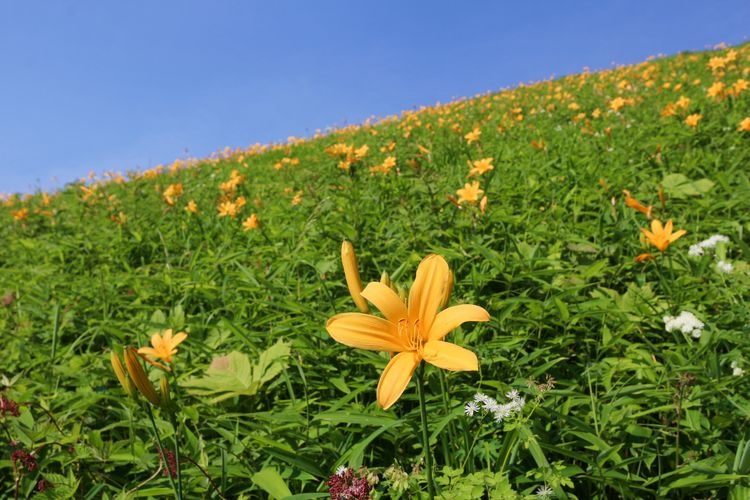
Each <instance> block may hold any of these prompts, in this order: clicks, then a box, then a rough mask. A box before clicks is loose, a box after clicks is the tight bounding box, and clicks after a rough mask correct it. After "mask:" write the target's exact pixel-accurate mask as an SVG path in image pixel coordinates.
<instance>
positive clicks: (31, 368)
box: [0, 45, 750, 499]
mask: <svg viewBox="0 0 750 500" xmlns="http://www.w3.org/2000/svg"><path fill="white" fill-rule="evenodd" d="M747 80H750V45H744V46H741V47H735V48H733V49H729V50H721V51H715V52H705V53H695V54H680V55H678V56H675V57H670V58H664V59H657V60H653V61H649V62H646V63H643V64H639V65H635V66H629V67H622V68H616V69H613V70H609V71H603V72H597V73H584V74H581V75H575V76H569V77H565V78H563V79H559V80H554V81H547V82H541V83H538V84H534V85H530V86H523V87H519V88H516V89H512V90H508V91H503V92H500V93H496V94H488V95H483V96H479V97H476V98H473V99H468V100H462V101H458V102H454V103H450V104H447V105H442V106H436V107H432V108H425V109H421V110H419V111H415V112H407V113H404V114H403V115H402V116H401V117H399V118H395V117H394V118H388V119H385V120H382V121H381V122H379V123H374V124H364V125H362V126H357V127H348V128H346V129H342V130H335V131H331V132H330V133H328V134H326V135H322V136H320V137H317V138H314V139H309V140H296V139H294V140H290V141H289V142H288V143H287V144H283V145H274V146H268V147H261V146H254V147H251V148H249V149H247V150H243V151H227V152H224V153H222V154H220V155H217V156H216V157H215V158H211V159H206V160H200V161H198V160H190V161H180V162H175V164H173V165H171V166H168V167H163V168H162V167H158V168H156V169H153V170H151V171H148V172H142V173H131V174H129V177H130V178H129V179H128V180H125V179H123V178H121V177H120V176H118V175H116V174H111V175H106V176H104V178H103V179H90V180H88V181H81V182H79V183H77V184H71V185H69V186H67V187H66V188H65V189H64V190H62V191H60V192H57V193H51V194H46V193H37V194H35V195H33V196H28V197H23V198H22V197H19V196H11V197H8V198H6V200H5V203H4V207H0V220H1V221H2V226H1V227H0V234H1V236H2V242H3V244H2V246H0V294H1V293H6V292H7V293H6V295H5V296H4V298H3V301H2V307H0V339H2V340H0V346H1V347H2V350H1V351H0V352H2V363H0V374H2V375H3V377H2V379H0V394H1V395H2V400H0V403H1V404H0V451H1V453H0V496H1V497H3V498H13V497H14V496H16V497H18V498H26V497H30V496H34V497H38V498H82V499H92V498H136V497H138V498H142V497H149V496H152V497H159V496H169V495H173V494H174V492H175V491H179V492H180V494H181V495H182V496H183V497H184V498H222V497H223V498H255V497H261V498H262V497H265V496H268V495H270V496H271V497H274V498H283V497H285V496H289V495H291V494H295V495H296V496H294V498H318V497H325V496H327V492H328V487H327V485H326V482H327V481H328V479H329V477H330V476H332V475H334V473H335V472H336V470H337V468H338V467H339V466H346V467H350V468H351V469H348V470H347V472H341V473H340V475H338V476H335V477H337V478H349V476H354V477H355V478H356V477H363V476H364V477H367V476H368V475H369V477H370V479H372V478H374V477H375V475H377V477H378V478H379V482H378V483H377V484H375V485H374V486H373V492H372V495H374V496H379V497H385V498H389V497H391V498H392V497H397V496H399V495H402V497H403V498H414V497H417V496H419V495H422V496H423V497H425V498H426V497H427V496H428V491H429V489H428V484H427V477H428V476H427V474H426V473H425V463H429V461H425V453H424V450H423V446H422V427H421V423H420V405H419V398H418V395H417V390H416V385H415V381H416V380H417V377H416V376H415V378H414V380H413V381H412V382H411V383H410V385H409V386H408V387H407V388H406V390H405V392H404V394H403V396H402V397H401V398H400V399H399V400H398V401H397V402H396V403H395V404H394V405H393V406H392V407H391V408H389V409H388V410H382V409H381V408H380V407H379V406H378V404H377V402H376V387H377V383H378V378H379V377H380V374H381V373H382V371H383V369H384V367H385V366H386V364H387V363H388V361H389V355H388V354H387V353H381V352H375V351H365V350H360V349H352V348H350V347H347V346H344V345H341V344H339V343H337V342H335V341H334V340H333V339H332V338H331V337H330V336H329V334H328V333H327V331H326V322H327V320H328V319H329V318H330V317H332V316H334V315H335V314H338V313H342V312H355V311H356V310H357V307H356V306H355V304H354V302H353V301H352V298H351V296H350V295H349V292H348V290H347V285H346V281H345V279H344V272H343V269H342V265H341V259H340V257H341V254H340V248H341V244H342V241H343V240H344V239H347V240H349V241H351V242H352V243H353V245H354V248H355V249H356V252H357V257H358V260H359V272H360V274H361V276H362V281H363V282H364V283H365V284H366V283H367V282H369V281H379V280H380V278H381V274H382V273H383V272H387V273H388V275H389V277H390V279H391V280H392V282H393V283H394V284H396V285H398V286H399V287H401V289H402V290H408V289H409V287H410V286H411V284H412V280H413V279H414V273H415V271H416V269H417V266H418V265H419V263H420V261H421V260H422V259H423V258H424V257H425V256H426V255H428V254H431V253H436V254H439V255H442V256H443V257H444V258H445V259H446V260H447V262H448V264H449V266H450V268H451V270H452V271H453V274H454V276H455V284H454V286H453V291H452V294H451V302H450V304H449V305H454V304H476V305H479V306H481V307H483V308H484V309H486V310H487V311H488V312H489V314H490V315H491V319H490V321H488V322H478V323H474V322H468V323H465V324H464V325H463V326H462V327H460V328H458V329H456V330H454V331H453V332H452V333H450V334H449V335H448V337H447V338H446V340H448V341H450V342H452V343H455V344H457V345H459V346H462V347H465V348H466V349H469V350H471V351H472V352H474V353H476V354H477V357H478V359H479V372H473V371H467V372H450V371H446V370H441V369H439V368H436V367H435V366H432V365H429V364H425V363H423V364H422V366H423V367H424V384H425V394H424V396H425V398H426V410H427V411H426V415H427V420H428V422H429V428H428V431H429V432H428V434H429V442H430V449H431V456H432V457H433V462H434V483H435V485H436V488H437V490H438V493H437V494H438V496H442V497H444V498H472V497H473V498H476V497H481V496H482V495H483V494H486V495H488V496H489V497H491V498H523V497H527V498H532V497H535V496H540V495H541V494H542V493H545V491H548V493H549V496H550V497H557V498H580V499H593V498H598V499H609V498H664V497H669V498H694V497H696V496H698V497H705V498H709V497H710V498H729V497H731V498H735V499H743V498H748V495H750V475H749V474H750V446H748V440H750V434H749V433H748V432H747V429H748V423H749V421H750V399H749V396H750V394H748V389H749V388H750V385H749V384H748V376H747V375H746V374H744V372H743V371H744V370H748V371H750V321H749V320H750V308H749V307H748V298H749V296H750V292H748V290H750V266H748V264H747V262H750V246H748V243H749V241H748V236H747V233H748V231H750V221H748V219H747V214H748V213H750V177H749V172H750V170H749V169H748V165H750V118H749V117H750V99H748V96H750V89H747V86H748V82H747ZM477 132H478V133H477ZM363 146H368V147H367V148H363ZM389 158H391V159H389ZM487 158H489V159H491V161H490V162H489V163H488V162H485V163H483V164H474V163H473V162H476V161H478V160H482V159H487ZM488 165H491V166H492V169H489V168H488ZM472 169H474V170H473V175H472V176H471V177H467V176H468V175H469V173H470V172H472ZM472 182H478V185H475V186H473V187H472V186H471V183H472ZM466 183H469V186H465V184H466ZM464 186H465V187H464ZM462 187H463V189H464V190H463V191H460V192H457V190H460V189H462ZM477 188H478V189H480V190H481V192H477V191H476V189H477ZM623 190H629V191H630V192H631V193H632V197H626V196H625V195H624V194H623ZM474 194H476V197H474ZM485 196H486V199H483V198H484V197H485ZM626 199H628V204H627V205H626V203H625V200H626ZM636 199H637V200H640V203H641V205H638V204H637V203H636V202H635V200H636ZM191 202H192V203H191ZM649 206H650V207H651V209H650V210H649V209H648V207H649ZM633 207H641V210H638V209H636V208H633ZM190 208H192V209H193V210H192V211H191V210H190ZM646 212H650V214H651V215H652V217H653V219H658V220H661V221H662V222H665V223H666V221H667V220H670V219H671V220H673V222H674V229H675V231H676V230H680V229H684V230H686V231H687V234H686V235H684V236H682V237H681V238H679V239H677V240H676V241H674V242H672V243H671V245H669V247H668V248H666V249H665V250H664V251H663V252H660V251H659V250H657V249H656V248H655V247H653V246H651V247H649V246H648V242H647V241H646V240H645V239H644V236H642V232H641V230H640V229H641V228H649V227H650V224H651V222H650V221H649V219H648V217H647V214H646ZM253 215H255V218H252V216H253ZM714 234H721V235H725V236H726V237H727V238H728V241H719V242H718V244H717V245H716V246H715V247H713V248H708V247H706V248H704V249H703V255H698V256H691V255H689V254H688V249H689V247H690V246H691V245H696V244H698V243H699V242H701V241H703V240H706V239H707V238H709V237H710V236H712V235H714ZM713 242H714V243H715V242H716V240H713ZM646 252H650V253H651V254H653V259H651V258H648V257H647V256H646V257H643V259H645V260H642V261H640V262H636V261H635V257H636V256H638V255H639V254H643V253H646ZM694 252H696V253H697V251H694ZM639 260H640V259H639ZM728 265H731V270H730V272H724V271H727V270H729V267H728ZM722 266H723V267H724V268H723V270H722ZM373 311H375V309H373ZM683 311H687V312H690V313H692V314H693V315H694V316H695V317H696V318H697V319H698V320H700V321H701V322H702V323H704V326H703V328H698V326H700V325H697V324H696V323H695V322H693V324H692V325H689V321H686V320H684V316H682V317H680V318H679V319H677V320H676V321H677V322H678V325H677V327H676V328H671V326H673V324H674V321H672V322H671V323H670V325H669V326H670V330H671V331H667V328H666V326H667V324H666V320H665V316H671V317H673V318H672V319H673V320H674V318H676V317H678V316H679V315H680V313H681V312H683ZM375 314H378V313H377V312H375ZM667 319H669V318H667ZM680 322H681V323H680ZM681 325H682V326H684V325H688V326H687V327H685V331H684V332H683V331H682V330H681V329H680V326H681ZM166 329H172V330H173V331H174V332H175V333H176V332H181V331H184V332H187V334H188V336H187V339H186V340H185V341H184V342H182V343H181V344H180V345H179V346H178V347H177V350H178V352H177V353H176V354H175V355H174V357H173V359H172V360H171V366H172V367H173V368H174V370H173V372H172V373H169V374H167V373H166V372H165V371H164V370H162V369H160V368H159V367H156V366H151V365H147V364H144V365H139V366H142V368H143V369H145V370H146V372H147V373H148V374H149V376H150V377H151V382H152V383H153V385H154V387H155V388H156V392H157V393H158V394H160V395H161V396H159V397H161V398H162V399H163V398H164V396H163V395H164V394H165V392H164V389H163V388H164V387H165V385H164V384H168V387H169V389H168V393H169V395H170V399H171V403H169V404H163V405H160V407H153V408H152V407H151V405H150V404H149V403H148V402H147V401H146V398H145V397H144V396H142V395H141V394H140V393H139V392H138V391H137V390H135V389H134V390H133V392H134V394H135V395H136V397H135V398H130V397H128V395H127V393H126V392H125V390H123V387H121V385H120V383H119V382H118V379H117V378H116V377H115V374H114V372H113V369H112V364H111V362H110V355H111V353H112V351H113V350H114V351H115V352H116V353H117V354H118V359H122V353H123V350H124V349H125V348H126V347H128V346H134V347H144V346H148V345H149V340H150V338H151V335H152V334H153V333H155V332H162V331H164V330H166ZM162 363H163V361H162ZM421 376H422V375H421V374H420V377H421ZM130 377H132V375H130ZM167 377H168V378H167ZM162 378H164V381H162ZM125 380H130V379H129V378H126V379H125ZM513 389H515V390H517V391H518V396H517V397H516V399H515V400H518V399H517V398H518V397H523V398H525V402H526V404H525V406H523V408H519V411H516V412H513V413H512V414H510V415H507V416H506V418H505V419H504V420H503V421H502V422H496V421H495V420H494V418H493V415H492V414H491V413H492V412H489V413H490V414H487V413H488V412H487V411H486V410H483V409H482V407H483V403H482V401H479V402H478V403H477V405H478V413H477V414H475V415H474V416H468V415H466V414H465V405H466V404H467V403H469V402H471V401H473V400H474V396H475V394H476V393H483V394H486V395H487V396H489V397H491V398H495V399H496V400H497V402H498V403H499V404H502V403H506V402H508V401H512V400H514V397H515V396H513V397H508V396H506V394H507V393H509V392H510V391H511V390H513ZM486 403H487V400H486V399H485V402H484V406H485V407H486ZM16 405H17V407H16ZM519 406H520V405H519ZM16 415H17V416H16ZM155 431H156V432H155ZM156 436H159V441H158V442H157V440H156V439H155V437H156ZM175 442H177V443H178V446H177V447H175ZM160 443H161V444H160ZM162 446H163V447H164V449H165V451H164V454H166V455H168V460H166V461H162V460H160V455H161V451H160V450H161V449H162ZM174 451H177V452H178V453H177V454H175V453H174ZM170 461H171V462H172V466H174V462H175V461H178V462H179V464H180V467H179V472H180V473H179V475H178V474H175V475H174V476H175V477H172V475H170V474H168V473H167V471H168V470H169V469H168V467H169V465H168V464H169V463H170ZM175 472H176V471H175ZM341 480H342V481H343V479H341ZM347 480H348V479H347ZM352 480H354V479H352ZM40 481H42V482H40ZM334 482H335V481H334ZM545 485H546V488H547V489H546V490H540V488H542V487H545ZM332 488H334V486H332ZM36 490H44V491H40V492H37V491H36Z"/></svg>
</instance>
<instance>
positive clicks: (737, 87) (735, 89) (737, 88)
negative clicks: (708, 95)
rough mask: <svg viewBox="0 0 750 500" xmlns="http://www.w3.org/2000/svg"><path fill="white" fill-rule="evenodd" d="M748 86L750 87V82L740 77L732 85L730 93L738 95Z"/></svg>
mask: <svg viewBox="0 0 750 500" xmlns="http://www.w3.org/2000/svg"><path fill="white" fill-rule="evenodd" d="M748 88H750V82H748V81H747V80H745V79H744V78H740V79H739V80H737V81H736V82H734V85H732V95H734V96H737V95H740V93H742V92H744V91H745V90H747V89H748Z"/></svg>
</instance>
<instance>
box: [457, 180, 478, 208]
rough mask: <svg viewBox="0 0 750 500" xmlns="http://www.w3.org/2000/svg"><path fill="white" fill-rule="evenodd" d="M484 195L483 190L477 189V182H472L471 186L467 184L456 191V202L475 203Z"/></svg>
mask: <svg viewBox="0 0 750 500" xmlns="http://www.w3.org/2000/svg"><path fill="white" fill-rule="evenodd" d="M482 193H484V191H483V190H481V189H479V181H474V182H472V183H471V184H469V183H468V182H467V183H466V184H464V187H462V188H461V189H459V190H457V191H456V194H457V195H458V202H459V203H463V202H465V201H466V202H468V203H472V204H473V203H476V202H477V201H479V196H480V195H481V194H482Z"/></svg>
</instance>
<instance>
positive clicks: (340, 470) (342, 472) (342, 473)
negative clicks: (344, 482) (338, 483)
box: [336, 465, 349, 476]
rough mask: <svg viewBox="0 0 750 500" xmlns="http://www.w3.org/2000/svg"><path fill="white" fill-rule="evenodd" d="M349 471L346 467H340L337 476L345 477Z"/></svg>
mask: <svg viewBox="0 0 750 500" xmlns="http://www.w3.org/2000/svg"><path fill="white" fill-rule="evenodd" d="M348 469H349V467H347V466H346V465H339V467H338V469H336V475H337V476H343V475H344V474H346V471H347V470H348Z"/></svg>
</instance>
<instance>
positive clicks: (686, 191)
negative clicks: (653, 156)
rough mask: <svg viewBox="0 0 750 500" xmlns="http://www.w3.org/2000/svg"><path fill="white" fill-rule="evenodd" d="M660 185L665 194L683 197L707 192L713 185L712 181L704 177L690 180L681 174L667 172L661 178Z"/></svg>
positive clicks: (677, 197) (678, 197)
mask: <svg viewBox="0 0 750 500" xmlns="http://www.w3.org/2000/svg"><path fill="white" fill-rule="evenodd" d="M662 186H663V187H664V192H665V193H666V194H667V196H669V197H671V198H676V199H684V198H687V197H689V196H700V195H703V194H706V193H708V192H709V191H710V190H711V188H713V187H714V182H713V181H711V180H709V179H705V178H704V179H699V180H697V181H691V180H690V179H688V178H687V177H686V176H685V175H683V174H667V175H665V176H664V179H663V180H662Z"/></svg>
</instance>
